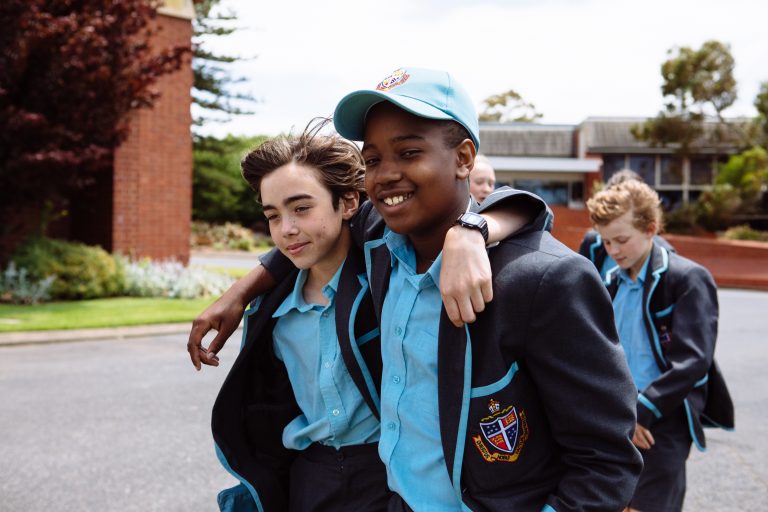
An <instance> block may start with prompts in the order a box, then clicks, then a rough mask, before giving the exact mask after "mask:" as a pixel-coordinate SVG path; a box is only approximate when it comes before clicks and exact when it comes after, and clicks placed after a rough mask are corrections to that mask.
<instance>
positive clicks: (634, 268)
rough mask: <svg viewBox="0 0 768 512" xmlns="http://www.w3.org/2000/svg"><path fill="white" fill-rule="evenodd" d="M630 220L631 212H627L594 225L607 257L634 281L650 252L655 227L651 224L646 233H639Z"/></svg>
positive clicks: (631, 217)
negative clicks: (607, 221) (601, 223)
mask: <svg viewBox="0 0 768 512" xmlns="http://www.w3.org/2000/svg"><path fill="white" fill-rule="evenodd" d="M632 219H633V212H632V210H629V211H628V212H626V213H624V214H623V215H621V216H619V217H617V218H616V219H614V220H613V221H611V222H609V223H608V224H605V225H599V224H598V225H595V229H596V230H597V232H598V233H600V238H602V239H603V246H604V247H605V250H606V252H607V253H608V255H609V256H610V257H611V258H613V259H614V261H616V264H618V265H619V267H621V268H622V269H624V270H626V271H627V273H628V274H629V277H630V278H632V279H633V280H635V279H637V275H638V273H639V272H640V269H642V268H643V264H644V263H645V260H646V258H648V255H649V254H650V252H651V247H652V246H653V237H654V235H655V234H656V225H655V224H651V225H650V226H649V227H648V229H647V230H646V231H641V230H639V229H637V228H636V227H635V226H634V225H633V223H632Z"/></svg>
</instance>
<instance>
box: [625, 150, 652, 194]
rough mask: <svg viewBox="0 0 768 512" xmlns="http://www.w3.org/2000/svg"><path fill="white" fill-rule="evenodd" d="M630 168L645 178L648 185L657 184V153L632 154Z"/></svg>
mask: <svg viewBox="0 0 768 512" xmlns="http://www.w3.org/2000/svg"><path fill="white" fill-rule="evenodd" d="M629 168H630V169H632V170H633V171H635V172H636V173H637V174H639V175H640V177H641V178H643V181H645V182H646V183H647V184H648V185H650V186H652V187H653V186H654V185H656V179H655V174H656V156H655V155H630V156H629Z"/></svg>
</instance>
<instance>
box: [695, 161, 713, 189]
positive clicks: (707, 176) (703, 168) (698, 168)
mask: <svg viewBox="0 0 768 512" xmlns="http://www.w3.org/2000/svg"><path fill="white" fill-rule="evenodd" d="M712 164H713V162H712V158H711V157H703V158H692V159H691V185H711V184H712V181H713V180H714V173H713V166H712Z"/></svg>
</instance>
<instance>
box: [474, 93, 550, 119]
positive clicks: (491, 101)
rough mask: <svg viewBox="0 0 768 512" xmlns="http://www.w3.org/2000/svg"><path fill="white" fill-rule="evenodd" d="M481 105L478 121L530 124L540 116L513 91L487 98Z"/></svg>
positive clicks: (533, 107) (531, 104)
mask: <svg viewBox="0 0 768 512" xmlns="http://www.w3.org/2000/svg"><path fill="white" fill-rule="evenodd" d="M483 103H484V104H485V108H484V110H483V111H482V112H481V113H480V116H479V118H480V121H492V122H497V123H509V122H520V123H532V122H534V121H536V120H537V119H539V118H541V116H542V115H541V114H540V113H538V112H537V111H536V107H535V106H534V105H533V103H529V102H527V101H525V100H524V99H523V97H522V96H521V95H520V94H518V93H517V91H515V90H514V89H510V90H508V91H506V92H503V93H501V94H494V95H493V96H489V97H487V98H486V99H485V100H484V101H483Z"/></svg>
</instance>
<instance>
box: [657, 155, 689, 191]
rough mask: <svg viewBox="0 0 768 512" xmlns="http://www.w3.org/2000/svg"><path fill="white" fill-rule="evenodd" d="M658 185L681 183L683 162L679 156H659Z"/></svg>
mask: <svg viewBox="0 0 768 512" xmlns="http://www.w3.org/2000/svg"><path fill="white" fill-rule="evenodd" d="M659 160H660V164H661V165H660V172H659V184H660V185H682V184H683V162H682V161H681V160H680V159H679V158H673V157H669V156H662V157H660V159H659Z"/></svg>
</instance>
